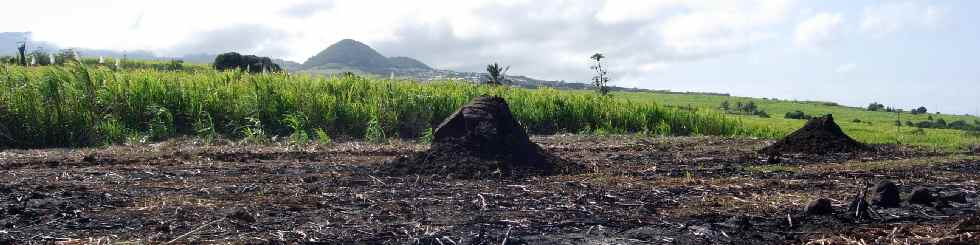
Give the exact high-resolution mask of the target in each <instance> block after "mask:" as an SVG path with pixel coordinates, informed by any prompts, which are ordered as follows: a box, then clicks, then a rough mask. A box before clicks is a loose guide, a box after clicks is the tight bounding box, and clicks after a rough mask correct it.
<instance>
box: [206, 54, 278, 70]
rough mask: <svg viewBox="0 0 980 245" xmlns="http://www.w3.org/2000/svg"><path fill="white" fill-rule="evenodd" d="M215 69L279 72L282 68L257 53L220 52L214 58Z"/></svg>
mask: <svg viewBox="0 0 980 245" xmlns="http://www.w3.org/2000/svg"><path fill="white" fill-rule="evenodd" d="M214 69H216V70H219V71H223V70H228V69H238V70H242V71H247V72H249V73H259V72H266V71H268V72H279V71H281V70H282V68H280V67H279V65H278V64H276V63H273V62H272V59H270V58H269V57H258V56H255V55H241V54H239V53H236V52H228V53H224V54H220V55H218V56H217V57H215V58H214Z"/></svg>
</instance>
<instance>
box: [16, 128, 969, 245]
mask: <svg viewBox="0 0 980 245" xmlns="http://www.w3.org/2000/svg"><path fill="white" fill-rule="evenodd" d="M531 140H532V141H534V142H536V143H538V144H540V145H541V146H542V147H543V148H544V149H546V150H548V151H550V152H552V153H554V154H555V155H557V156H559V157H562V158H564V159H567V160H569V161H575V162H579V163H583V164H586V165H587V166H589V168H590V169H588V170H587V173H585V174H579V175H558V176H548V177H530V178H524V179H485V180H458V179H451V178H447V177H446V176H438V175H428V176H418V175H414V176H411V175H410V176H399V177H388V176H383V175H381V174H379V172H378V167H379V166H380V164H381V162H384V161H386V160H390V159H393V158H396V157H399V156H406V155H410V154H414V153H417V152H420V151H423V150H425V148H426V146H422V145H417V144H412V143H406V142H396V143H392V144H388V145H370V144H365V143H358V142H348V143H338V144H335V145H333V146H328V147H316V146H310V147H289V146H239V145H235V144H232V143H225V144H212V145H207V146H205V145H201V144H199V143H198V142H195V141H194V140H178V141H170V142H164V143H159V144H153V145H141V146H114V147H109V148H101V149H73V150H65V149H55V150H5V151H2V152H0V169H2V171H0V244H3V243H25V242H69V243H105V242H149V243H165V242H169V241H174V242H176V243H189V242H202V243H268V242H278V241H285V242H288V243H292V242H325V243H389V244H404V243H421V244H501V243H502V242H504V240H505V239H506V243H508V244H522V243H529V244H542V243H544V244H596V243H603V244H703V243H737V244H746V243H749V244H751V243H757V244H772V243H793V244H799V243H812V244H830V243H868V244H874V243H899V244H909V243H911V244H919V243H953V244H955V243H963V244H977V243H980V238H978V236H980V232H978V230H977V226H978V225H977V224H972V225H971V223H970V222H966V223H965V224H960V223H961V221H962V220H965V219H967V218H968V217H973V216H974V215H975V214H976V213H977V210H978V205H980V204H978V200H980V198H978V196H977V194H978V193H977V191H978V189H980V183H978V180H980V176H978V175H980V172H978V170H980V157H978V156H977V155H976V153H936V152H930V151H925V150H916V149H908V148H903V147H895V146H875V149H876V151H872V152H862V153H852V154H824V155H783V156H781V158H780V159H778V160H779V161H778V162H779V163H778V164H775V163H769V162H768V160H770V159H767V157H766V156H763V155H760V154H758V153H757V151H758V150H759V149H761V148H763V147H764V146H766V145H767V144H770V143H772V141H765V140H755V139H729V138H717V137H677V138H635V137H629V136H604V137H595V136H569V135H563V136H547V137H532V139H531ZM885 179H887V180H892V181H894V182H895V183H897V184H898V185H899V188H900V190H901V191H902V196H903V198H905V197H906V196H908V195H910V193H911V191H912V189H913V188H915V187H917V186H921V187H927V188H930V189H931V190H933V191H935V192H936V193H937V194H938V195H939V196H940V197H941V198H939V201H938V202H937V203H935V204H932V205H918V204H915V205H910V204H907V203H903V204H902V206H901V207H899V208H888V209H882V208H874V211H875V212H874V214H873V215H872V217H870V218H865V219H858V218H855V217H854V216H853V215H850V214H849V213H848V212H846V209H847V205H848V203H850V201H851V198H852V197H853V196H854V195H855V194H856V193H858V192H859V191H860V190H863V189H865V188H866V186H870V185H873V184H874V183H877V182H878V181H880V180H885ZM819 197H825V198H829V199H830V200H831V201H832V205H833V207H834V209H835V213H834V214H833V215H828V216H810V217H806V216H803V212H802V210H803V208H804V207H805V206H806V204H807V202H809V201H810V200H813V199H816V198H819ZM868 198H869V200H870V198H871V195H869V196H868Z"/></svg>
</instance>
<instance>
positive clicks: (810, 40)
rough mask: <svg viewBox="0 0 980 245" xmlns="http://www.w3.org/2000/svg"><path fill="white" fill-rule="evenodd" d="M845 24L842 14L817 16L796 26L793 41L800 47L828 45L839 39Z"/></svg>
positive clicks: (821, 14) (820, 14)
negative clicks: (842, 25) (842, 26)
mask: <svg viewBox="0 0 980 245" xmlns="http://www.w3.org/2000/svg"><path fill="white" fill-rule="evenodd" d="M843 22H844V17H842V16H841V14H831V13H819V14H816V15H814V16H813V17H810V18H809V19H807V20H805V21H803V22H802V23H800V24H799V25H797V26H796V32H795V33H794V35H793V41H794V43H795V44H796V45H797V46H799V47H816V46H824V45H827V44H828V43H830V42H832V41H834V40H835V39H837V36H838V35H839V34H840V32H841V24H842V23H843Z"/></svg>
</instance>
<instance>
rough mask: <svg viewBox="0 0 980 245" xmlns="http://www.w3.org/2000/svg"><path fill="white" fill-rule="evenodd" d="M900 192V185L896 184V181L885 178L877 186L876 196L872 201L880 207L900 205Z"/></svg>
mask: <svg viewBox="0 0 980 245" xmlns="http://www.w3.org/2000/svg"><path fill="white" fill-rule="evenodd" d="M898 194H899V193H898V185H895V182H891V181H887V180H884V181H881V182H880V183H878V185H877V186H875V198H874V200H873V201H872V202H873V203H874V205H878V206H880V207H886V208H892V207H898V206H899V203H900V202H901V200H900V199H899V195H898Z"/></svg>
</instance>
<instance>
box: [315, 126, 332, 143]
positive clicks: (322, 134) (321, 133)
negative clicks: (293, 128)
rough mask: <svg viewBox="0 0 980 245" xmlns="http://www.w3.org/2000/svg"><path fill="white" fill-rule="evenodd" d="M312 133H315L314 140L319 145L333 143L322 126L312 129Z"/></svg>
mask: <svg viewBox="0 0 980 245" xmlns="http://www.w3.org/2000/svg"><path fill="white" fill-rule="evenodd" d="M313 133H314V134H316V141H317V143H319V144H320V145H331V144H333V139H331V138H330V135H329V134H327V131H326V130H323V129H322V128H318V129H314V130H313Z"/></svg>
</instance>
